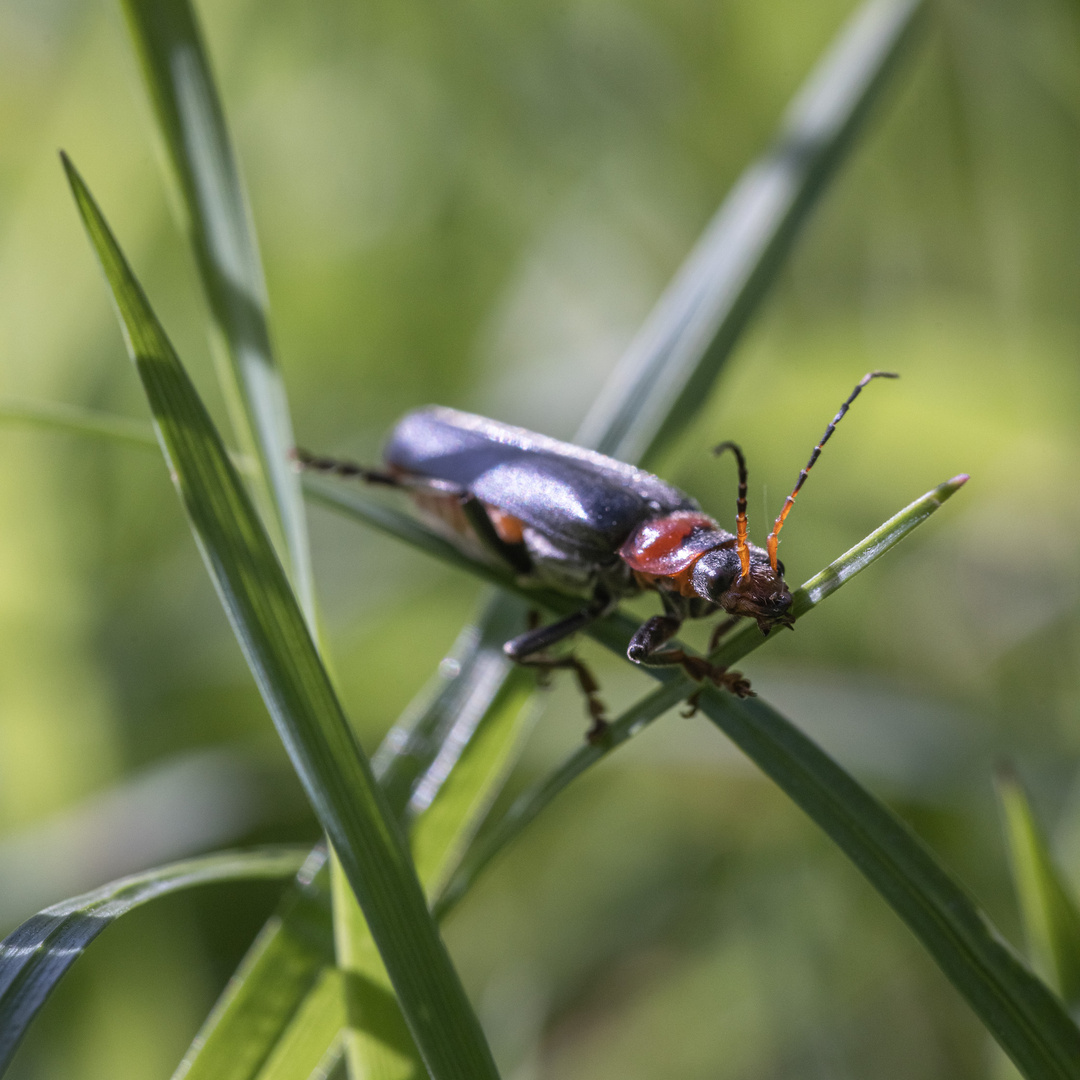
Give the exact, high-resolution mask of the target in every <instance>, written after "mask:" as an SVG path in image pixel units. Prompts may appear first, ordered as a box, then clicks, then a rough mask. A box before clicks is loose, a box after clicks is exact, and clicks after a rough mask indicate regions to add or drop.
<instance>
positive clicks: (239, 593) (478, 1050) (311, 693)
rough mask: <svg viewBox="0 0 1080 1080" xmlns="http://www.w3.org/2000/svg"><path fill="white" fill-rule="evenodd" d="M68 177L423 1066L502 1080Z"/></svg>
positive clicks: (202, 419)
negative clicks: (385, 968) (498, 1076)
mask: <svg viewBox="0 0 1080 1080" xmlns="http://www.w3.org/2000/svg"><path fill="white" fill-rule="evenodd" d="M64 165H65V168H66V170H67V174H68V179H69V182H70V183H71V187H72V191H73V193H74V195H75V199H76V203H77V205H78V207H79V211H80V213H81V214H82V216H83V221H84V223H85V225H86V228H87V233H88V235H89V237H90V239H91V242H92V244H93V246H94V248H95V250H96V252H97V254H98V258H99V260H100V262H101V265H102V268H103V269H104V271H105V276H106V279H107V280H108V283H109V285H110V287H111V288H112V291H113V297H114V300H115V302H116V306H117V308H118V313H119V316H120V319H121V325H122V329H123V330H124V334H125V340H126V342H127V345H128V348H129V351H130V353H131V356H132V359H133V360H134V361H135V365H136V368H137V370H138V373H139V376H140V378H141V379H142V382H143V387H144V389H145V391H146V394H147V397H148V399H149V401H150V407H151V411H152V413H153V415H154V423H155V428H156V430H157V432H158V437H159V440H160V442H161V445H162V449H163V451H164V453H165V455H166V458H167V460H168V463H169V466H170V470H171V472H172V474H173V477H174V481H175V483H176V485H177V488H178V491H179V494H180V497H181V501H182V502H183V505H184V508H185V510H186V511H187V513H188V516H189V519H190V521H191V525H192V529H193V531H194V533H195V537H196V540H197V542H198V545H199V548H200V550H201V552H202V554H203V557H204V560H205V562H206V564H207V568H208V570H209V571H210V574H211V577H212V579H213V581H214V584H215V586H216V588H217V590H218V594H219V596H220V598H221V600H222V603H223V605H224V607H225V609H226V611H227V613H228V615H229V619H230V622H231V623H232V625H233V629H234V631H235V633H236V635H237V638H238V640H239V642H240V645H241V648H242V649H243V651H244V655H245V657H246V659H247V661H248V664H249V666H250V667H251V669H252V672H253V673H254V675H255V679H256V682H257V683H258V686H259V689H260V691H261V693H262V695H263V700H264V701H265V702H266V704H267V707H268V709H269V711H270V714H271V716H272V717H273V719H274V723H275V725H276V727H277V729H278V733H279V735H280V736H281V738H282V741H283V742H284V743H285V747H286V749H287V750H288V752H289V754H290V757H291V758H292V761H293V765H294V767H295V768H296V770H297V773H298V774H299V776H300V779H301V782H302V783H303V785H304V788H305V790H306V792H307V795H308V798H309V799H310V801H311V804H312V806H313V807H314V809H315V812H316V814H317V815H318V817H319V820H320V822H321V823H322V825H323V828H324V829H325V830H326V832H327V834H328V835H329V837H330V840H331V842H332V844H333V846H334V849H335V851H336V853H337V855H338V857H339V858H340V860H341V863H342V865H343V867H344V870H345V873H346V874H347V876H348V880H349V884H350V885H351V886H352V889H353V891H354V892H355V893H356V896H357V899H358V900H359V902H360V905H361V907H362V908H363V911H364V915H365V917H366V919H367V922H368V925H369V927H370V928H371V932H372V936H373V937H374V939H375V941H376V942H377V944H378V947H379V951H380V953H381V955H382V957H383V959H384V961H385V963H386V967H387V970H388V971H389V973H390V978H391V981H392V983H393V986H394V990H395V993H396V994H397V996H398V999H399V1001H400V1002H401V1008H402V1011H403V1013H404V1015H405V1017H406V1019H407V1020H408V1022H409V1027H410V1030H411V1031H412V1034H413V1037H414V1038H415V1040H416V1044H417V1046H418V1047H419V1048H420V1051H421V1053H422V1055H423V1058H424V1062H425V1064H426V1065H427V1068H428V1070H429V1071H430V1072H431V1074H432V1076H433V1077H434V1078H435V1080H444V1078H445V1080H449V1078H451V1077H453V1078H461V1080H465V1078H468V1080H482V1078H484V1077H488V1078H494V1077H496V1076H497V1072H496V1070H495V1065H494V1062H493V1061H492V1059H491V1053H490V1051H489V1050H488V1047H487V1044H486V1043H485V1041H484V1037H483V1034H482V1032H481V1030H480V1025H479V1023H478V1021H477V1019H476V1016H475V1014H474V1012H473V1010H472V1007H471V1006H470V1004H469V1002H468V999H467V998H466V996H465V992H464V990H463V989H462V986H461V982H460V980H459V979H458V976H457V973H456V971H455V970H454V968H453V965H452V964H451V963H450V958H449V956H448V955H447V952H446V949H445V946H444V945H443V943H442V940H441V938H440V937H439V935H438V931H437V929H436V928H435V925H434V923H433V922H432V920H431V917H430V915H429V913H428V910H427V904H426V902H425V899H424V895H423V892H422V890H421V888H420V883H419V881H418V880H417V878H416V872H415V869H414V867H413V865H412V861H411V859H410V858H409V854H408V851H407V849H406V847H405V844H404V841H403V839H402V837H401V834H400V832H399V831H398V829H397V828H396V826H395V824H394V822H393V821H392V820H391V818H390V815H389V812H388V808H387V807H386V804H385V800H384V799H383V797H382V795H381V793H380V791H379V789H378V787H377V786H376V784H375V780H374V777H373V776H372V773H371V767H370V765H369V763H368V761H367V759H366V758H365V756H364V754H363V751H362V750H361V749H360V746H359V744H358V742H357V741H356V737H355V735H354V734H353V732H352V729H351V728H350V726H349V724H348V721H347V720H346V718H345V715H344V713H343V712H342V709H341V705H340V703H339V702H338V699H337V696H336V695H335V693H334V690H333V687H332V685H331V683H330V680H329V678H328V676H327V674H326V671H325V669H324V668H323V666H322V663H321V661H320V660H319V656H318V653H317V652H316V649H315V646H314V643H313V641H312V639H311V636H310V634H309V632H308V629H307V626H306V624H305V622H304V619H303V616H302V614H301V612H300V609H299V607H298V606H297V603H296V600H295V598H294V596H293V594H292V591H291V590H290V588H289V585H288V582H287V580H286V578H285V575H284V572H283V571H282V569H281V565H280V563H278V561H277V559H276V557H275V555H274V551H273V548H272V546H271V544H270V541H269V539H268V537H267V536H266V533H265V530H264V529H263V527H262V525H261V523H260V521H259V519H258V517H257V515H256V514H255V512H254V509H253V507H252V505H251V502H250V499H249V498H248V495H247V492H246V491H245V489H244V487H243V485H242V484H241V483H240V479H239V477H238V475H237V473H236V471H235V469H234V468H233V467H232V465H231V463H230V462H229V459H228V456H227V454H226V452H225V449H224V446H223V445H222V443H221V439H220V437H219V436H218V434H217V432H216V430H215V429H214V427H213V424H212V422H211V420H210V417H209V415H208V414H207V412H206V409H205V407H204V406H203V404H202V402H201V401H200V399H199V397H198V395H197V393H196V392H195V388H194V387H193V386H192V384H191V381H190V379H189V378H188V377H187V374H186V372H185V371H184V369H183V367H182V366H181V364H180V362H179V360H178V359H177V357H176V354H175V352H174V351H173V348H172V346H171V344H170V343H169V341H168V339H167V337H166V336H165V332H164V331H163V330H162V328H161V326H160V324H159V323H158V321H157V319H156V318H155V317H154V315H153V312H152V311H151V309H150V306H149V303H148V302H147V300H146V297H145V295H144V294H143V292H142V290H141V288H140V287H139V285H138V283H137V281H136V280H135V278H134V276H133V275H132V273H131V270H130V268H129V267H128V265H127V263H126V262H125V260H124V258H123V255H122V254H121V252H120V249H119V248H118V247H117V245H116V241H115V240H114V239H113V236H112V234H111V232H110V231H109V229H108V226H107V225H106V223H105V220H104V218H103V217H102V216H101V213H100V211H99V210H98V208H97V206H96V205H95V203H94V201H93V199H92V198H91V196H90V193H89V191H88V190H87V189H86V186H85V185H84V183H83V182H82V180H81V178H80V177H79V176H78V174H77V173H76V171H75V169H74V167H73V166H72V165H71V163H70V162H69V161H67V159H66V158H65V159H64Z"/></svg>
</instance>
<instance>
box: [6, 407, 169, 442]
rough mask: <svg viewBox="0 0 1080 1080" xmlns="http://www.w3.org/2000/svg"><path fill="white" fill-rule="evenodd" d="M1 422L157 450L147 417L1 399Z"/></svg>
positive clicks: (152, 430) (155, 440)
mask: <svg viewBox="0 0 1080 1080" xmlns="http://www.w3.org/2000/svg"><path fill="white" fill-rule="evenodd" d="M0 424H28V425H30V426H32V427H44V428H53V429H54V430H56V431H66V432H69V433H70V434H72V435H89V436H91V437H92V438H95V439H110V440H112V441H114V442H121V443H125V444H127V445H129V446H143V447H147V448H149V449H154V450H156V449H157V439H155V438H154V429H153V428H152V427H151V426H150V425H149V424H148V423H146V421H145V420H132V419H129V418H128V417H126V416H113V415H112V414H111V413H106V412H97V411H95V410H94V409H82V408H79V406H77V405H65V404H63V403H61V402H59V401H14V400H12V399H10V398H9V399H7V400H0Z"/></svg>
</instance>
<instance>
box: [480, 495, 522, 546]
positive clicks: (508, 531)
mask: <svg viewBox="0 0 1080 1080" xmlns="http://www.w3.org/2000/svg"><path fill="white" fill-rule="evenodd" d="M484 509H485V510H486V511H487V515H488V517H489V518H491V525H492V528H494V530H495V532H496V534H497V535H498V537H499V539H500V540H501V541H502V542H503V543H504V544H523V543H525V522H524V521H522V520H520V518H516V517H514V515H513V514H508V513H507V512H506V511H505V510H500V509H499V508H498V507H497V506H489V505H488V504H487V503H484Z"/></svg>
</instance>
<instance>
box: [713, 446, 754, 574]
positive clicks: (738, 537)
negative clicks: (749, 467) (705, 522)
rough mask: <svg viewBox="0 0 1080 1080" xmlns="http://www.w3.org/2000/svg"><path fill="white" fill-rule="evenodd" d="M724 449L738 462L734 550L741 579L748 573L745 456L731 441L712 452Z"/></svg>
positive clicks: (748, 546) (720, 451) (748, 550)
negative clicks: (740, 569)
mask: <svg viewBox="0 0 1080 1080" xmlns="http://www.w3.org/2000/svg"><path fill="white" fill-rule="evenodd" d="M725 450H730V451H731V452H732V453H733V454H734V455H735V459H736V461H738V463H739V498H738V501H737V502H736V503H735V510H736V515H735V552H736V554H737V555H738V556H739V566H740V567H741V568H742V575H741V576H740V578H739V580H740V581H741V580H742V579H743V578H744V577H746V576H747V575H748V574H749V573H750V545H749V544H748V543H747V541H746V458H744V457H743V452H742V451H741V450H740V449H739V447H738V445H737V444H735V443H733V442H723V443H721V444H720V445H719V446H714V447H713V453H714V454H717V455H720V454H722V453H723V452H724V451H725Z"/></svg>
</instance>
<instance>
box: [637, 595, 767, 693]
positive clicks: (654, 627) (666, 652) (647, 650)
mask: <svg viewBox="0 0 1080 1080" xmlns="http://www.w3.org/2000/svg"><path fill="white" fill-rule="evenodd" d="M681 625H682V619H681V618H680V617H679V616H678V615H677V614H675V613H673V612H669V613H668V614H666V615H654V616H653V617H652V618H651V619H648V620H647V621H646V622H644V623H642V625H641V626H640V627H639V628H638V631H637V633H636V634H634V636H633V637H632V638H631V639H630V645H629V647H628V648H627V650H626V655H627V656H628V657H629V658H630V659H631V660H633V662H634V663H635V664H644V665H646V666H648V667H666V666H669V665H671V666H674V665H678V666H679V667H681V668H682V669H683V671H685V672H686V674H687V675H689V676H690V678H691V679H694V680H695V681H696V682H702V681H703V680H705V679H708V680H709V682H711V683H712V684H713V685H714V686H721V687H724V688H725V689H727V690H730V691H731V693H733V694H734V695H735V696H736V697H751V696H753V693H754V692H753V690H751V689H750V682H749V680H748V679H746V678H744V677H743V676H742V675H740V674H739V672H737V671H728V670H727V669H726V668H721V667H716V666H715V665H713V664H710V663H709V661H708V660H706V659H705V657H703V656H691V655H690V654H689V653H688V652H686V651H685V650H683V649H664V648H663V646H664V645H665V644H666V643H667V642H668V641H670V640H671V639H672V638H673V637H674V636H675V635H676V633H678V630H679V627H680V626H681Z"/></svg>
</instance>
